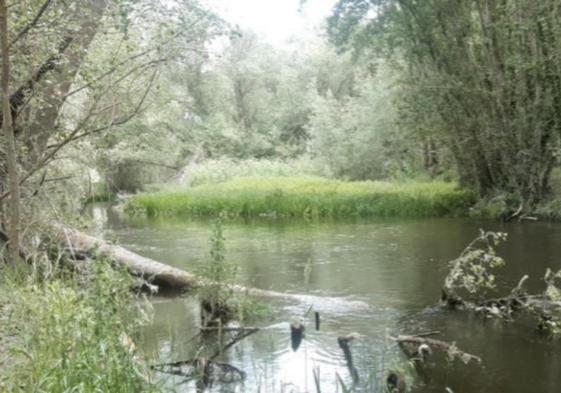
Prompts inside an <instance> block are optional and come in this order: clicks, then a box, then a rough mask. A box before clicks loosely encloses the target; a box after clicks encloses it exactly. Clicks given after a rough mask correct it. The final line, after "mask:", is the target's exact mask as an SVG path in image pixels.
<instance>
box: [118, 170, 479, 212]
mask: <svg viewBox="0 0 561 393" xmlns="http://www.w3.org/2000/svg"><path fill="white" fill-rule="evenodd" d="M474 202H475V195H474V193H472V192H470V191H468V190H461V189H458V188H457V186H456V185H455V184H453V183H444V182H426V183H414V182H410V183H388V182H373V181H364V182H345V181H338V180H330V179H324V178H317V177H292V178H288V177H270V178H263V177H260V178H241V179H235V180H231V181H228V182H225V183H220V184H213V185H205V186H199V187H195V188H192V189H188V190H186V191H184V192H179V191H170V192H160V193H156V194H147V195H138V196H135V197H133V198H131V199H130V200H129V201H128V202H127V205H126V210H127V211H129V212H142V213H145V214H147V215H149V216H154V215H173V216H199V217H205V216H216V215H218V214H220V213H221V212H226V213H227V214H228V215H229V216H239V217H257V216H262V215H267V216H282V217H300V218H304V217H314V218H315V217H368V216H380V217H391V216H399V217H440V216H453V215H463V214H465V213H466V212H467V209H468V207H469V206H471V205H472V204H473V203H474Z"/></svg>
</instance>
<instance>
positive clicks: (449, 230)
mask: <svg viewBox="0 0 561 393" xmlns="http://www.w3.org/2000/svg"><path fill="white" fill-rule="evenodd" d="M94 215H95V217H96V218H98V219H99V221H98V222H100V224H99V225H98V226H97V228H96V231H97V234H98V235H100V236H105V237H109V238H112V239H118V241H119V243H120V244H122V245H124V246H125V247H128V248H130V249H132V250H134V251H136V252H138V253H139V254H142V255H145V256H148V257H152V258H155V259H157V260H161V261H163V262H167V263H170V264H172V265H175V266H178V267H181V268H184V269H187V270H191V271H196V270H197V269H198V268H200V266H201V265H202V264H203V263H204V262H205V261H206V260H207V255H208V252H209V240H208V239H209V237H210V232H211V229H210V223H208V222H198V221H187V222H186V221H180V220H170V219H166V220H147V219H139V218H124V217H122V215H120V214H119V212H116V211H114V210H112V209H108V210H106V209H105V208H99V209H98V210H95V209H94ZM481 226H484V227H485V229H490V230H501V231H505V232H508V233H509V241H508V242H507V243H506V244H505V245H504V246H501V248H500V250H499V251H500V253H501V255H502V256H503V257H504V258H505V259H506V260H507V266H506V267H505V268H504V269H503V271H502V273H501V278H502V279H504V282H505V286H509V285H514V284H515V283H516V282H517V281H518V279H519V278H520V277H521V276H522V275H523V274H530V276H531V280H530V282H529V283H528V284H529V287H530V289H531V290H532V291H538V290H541V289H542V288H543V283H542V281H541V278H542V277H543V274H544V272H545V269H546V268H547V267H551V268H554V269H556V268H560V267H561V263H560V259H559V258H558V257H557V255H558V254H559V252H560V251H561V243H560V242H559V239H561V225H559V224H548V223H528V224H524V225H519V224H509V225H501V224H497V223H477V222H471V221H468V220H458V219H438V220H431V219H426V220H403V219H400V220H370V221H336V222H283V221H250V222H234V223H228V224H226V227H225V235H226V238H227V243H226V246H227V257H228V259H229V260H230V261H231V262H234V263H237V264H238V265H240V267H241V270H240V277H239V281H240V282H241V283H243V284H246V285H251V286H256V287H259V288H266V289H274V290H277V291H285V292H292V293H303V294H311V295H314V296H310V297H304V298H303V299H302V301H300V302H292V303H278V304H275V310H276V313H275V316H274V317H273V318H272V319H271V320H267V321H262V322H260V325H263V326H266V328H265V329H263V330H262V331H260V332H259V333H256V334H254V335H252V336H251V337H249V338H247V339H246V340H244V341H242V342H240V343H239V344H238V345H236V346H235V347H234V348H232V349H231V350H230V351H228V352H227V353H226V354H225V355H224V356H223V358H222V359H221V360H223V361H226V362H229V363H231V364H233V365H234V366H236V367H239V368H240V369H243V370H245V371H246V372H247V373H248V378H247V380H246V382H245V384H243V385H233V386H229V387H220V389H218V390H217V391H236V392H257V391H261V392H282V391H284V392H290V391H294V392H299V391H300V392H304V391H309V392H311V391H315V386H314V372H316V373H318V370H319V378H320V380H321V382H322V384H323V385H324V391H328V392H331V391H335V389H336V386H337V384H336V378H337V377H336V375H337V374H338V375H340V376H341V378H342V379H343V380H344V381H346V383H350V376H349V371H348V370H347V369H346V365H345V360H344V358H343V355H342V353H341V350H340V348H339V347H338V345H337V337H338V336H340V335H342V334H348V333H350V332H357V333H359V334H360V335H361V337H360V339H358V340H355V342H353V344H352V352H353V355H354V358H355V363H356V365H357V368H358V371H359V374H360V375H361V377H362V378H367V377H368V376H369V375H373V377H374V378H375V380H376V381H380V379H381V377H382V372H383V370H385V369H387V368H389V367H392V366H394V365H395V364H397V363H398V362H399V360H400V354H399V351H398V350H397V349H396V348H395V347H394V346H392V345H391V344H390V343H389V342H388V340H387V336H388V334H398V333H400V332H411V331H413V330H415V331H419V330H439V331H441V332H442V334H441V337H439V338H442V339H445V340H449V341H452V342H456V343H457V344H458V346H460V347H461V348H463V349H464V350H466V351H468V352H470V353H473V354H476V355H478V356H481V357H482V358H483V362H484V363H483V367H482V368H481V367H477V366H473V365H469V366H467V367H466V366H459V365H455V366H451V367H449V368H442V367H441V368H437V369H434V370H430V373H429V374H428V375H427V378H426V379H425V380H424V381H423V380H419V381H420V383H419V385H418V386H416V387H415V391H417V392H443V391H444V389H445V387H450V388H451V389H452V390H453V391H454V392H456V393H457V392H468V393H470V392H474V393H475V392H478V393H479V392H515V393H516V392H521V393H522V392H555V391H558V386H561V374H560V373H559V372H558V371H559V367H560V361H561V359H560V357H561V352H560V351H559V343H558V342H556V341H554V342H552V341H550V340H548V339H546V338H543V337H540V336H537V335H536V334H535V332H534V326H533V324H532V323H531V322H530V321H520V322H517V323H506V322H502V321H492V320H487V321H483V320H481V319H480V318H479V317H476V316H473V315H467V314H465V313H449V312H443V311H441V310H438V309H433V308H431V307H430V306H431V305H433V304H434V303H435V301H436V300H437V299H438V297H439V293H440V287H441V284H442V280H443V278H444V276H445V274H446V272H447V262H448V261H449V260H450V259H452V258H454V257H455V256H457V255H458V254H459V253H460V251H461V250H462V249H463V247H465V245H466V244H467V243H468V242H469V241H470V240H472V239H473V238H474V237H475V236H476V234H477V232H478V229H479V227H481ZM310 307H312V308H313V309H315V310H318V311H320V313H321V318H322V324H321V330H320V331H319V332H316V331H314V329H313V325H314V323H313V314H309V315H308V317H306V318H305V320H306V324H307V331H306V338H305V340H304V341H303V343H302V346H301V347H300V348H299V350H298V351H297V352H294V351H293V350H292V348H291V345H290V329H289V323H288V321H290V320H291V319H292V318H293V317H299V316H303V315H305V314H306V312H307V311H308V309H309V308H310ZM154 310H155V322H154V324H153V325H152V326H149V327H147V328H146V330H145V331H144V332H143V340H142V343H141V345H142V346H143V347H144V348H145V349H147V351H148V352H149V353H150V354H151V356H152V357H153V358H154V359H160V360H162V361H169V360H180V359H188V358H191V357H192V356H193V354H194V353H196V352H197V350H199V349H200V347H199V346H200V345H201V342H200V341H198V340H191V338H192V336H193V335H194V334H195V333H196V331H197V324H198V315H199V313H198V312H199V311H198V306H197V304H196V302H195V301H194V300H192V299H171V300H170V299H156V301H155V303H154ZM207 345H210V344H208V343H207ZM176 382H177V381H170V383H176ZM180 387H181V388H182V389H183V391H192V390H190V389H192V388H193V386H192V385H189V384H185V385H180Z"/></svg>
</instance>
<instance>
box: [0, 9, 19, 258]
mask: <svg viewBox="0 0 561 393" xmlns="http://www.w3.org/2000/svg"><path fill="white" fill-rule="evenodd" d="M0 41H1V44H0V46H1V51H2V111H3V116H2V120H3V121H2V130H3V132H4V140H5V149H6V158H7V164H8V190H9V192H10V200H9V209H8V210H9V214H8V215H9V229H8V238H9V257H10V262H11V263H12V264H13V265H14V266H15V265H16V264H17V261H18V259H19V202H20V195H19V180H18V170H17V158H16V142H15V137H14V128H13V125H12V113H11V108H10V57H9V44H8V9H7V7H6V0H0Z"/></svg>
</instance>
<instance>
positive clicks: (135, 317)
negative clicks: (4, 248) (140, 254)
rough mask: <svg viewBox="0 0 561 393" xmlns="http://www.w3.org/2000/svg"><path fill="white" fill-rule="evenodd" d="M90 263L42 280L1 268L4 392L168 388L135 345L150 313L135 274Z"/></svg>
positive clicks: (0, 363) (1, 386)
mask: <svg viewBox="0 0 561 393" xmlns="http://www.w3.org/2000/svg"><path fill="white" fill-rule="evenodd" d="M87 269H89V270H90V271H85V272H82V273H81V274H80V275H79V276H78V275H76V274H75V273H69V272H61V273H60V274H58V273H55V274H53V271H52V270H50V271H48V274H49V278H45V276H46V275H45V274H41V275H40V276H39V275H36V274H34V273H33V272H31V273H30V272H25V274H21V273H19V274H16V273H14V272H11V271H8V270H9V269H7V268H1V270H0V276H1V277H0V369H1V371H2V372H1V373H0V391H1V392H49V393H59V392H60V393H62V392H123V393H125V392H130V393H133V392H160V391H163V390H162V389H160V388H159V387H158V386H156V385H155V384H153V383H151V381H150V372H149V370H148V367H147V365H146V363H145V362H144V360H142V356H141V355H140V354H139V353H138V351H137V350H136V349H135V348H134V343H133V342H134V339H135V334H136V333H137V332H138V328H139V326H140V325H141V324H142V323H144V322H145V319H146V318H145V316H144V313H143V311H142V310H141V309H140V308H139V306H138V304H137V303H136V300H135V299H134V295H133V294H132V293H131V290H130V289H131V285H132V279H131V278H130V276H129V275H128V274H126V273H125V272H119V271H116V270H114V269H113V268H111V267H110V266H109V265H108V264H106V263H103V262H96V263H92V264H91V265H90V266H89V267H88V268H87ZM43 273H47V272H43Z"/></svg>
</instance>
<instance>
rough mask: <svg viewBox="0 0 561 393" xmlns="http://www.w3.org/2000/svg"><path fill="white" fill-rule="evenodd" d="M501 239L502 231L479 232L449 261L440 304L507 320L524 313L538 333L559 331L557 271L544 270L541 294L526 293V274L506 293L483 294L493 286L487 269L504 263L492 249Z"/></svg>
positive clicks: (560, 295) (559, 275)
mask: <svg viewBox="0 0 561 393" xmlns="http://www.w3.org/2000/svg"><path fill="white" fill-rule="evenodd" d="M505 239H506V234H504V233H495V232H485V231H481V232H480V235H479V236H478V237H477V238H476V239H475V240H474V241H473V242H471V243H470V244H469V245H468V246H467V247H466V248H465V249H464V251H463V252H462V253H461V254H460V256H459V257H458V258H456V259H455V260H453V261H452V262H450V266H451V268H450V272H449V273H448V275H447V276H446V278H445V280H444V285H443V288H442V296H441V301H442V303H443V304H444V305H445V306H446V307H448V308H450V309H463V310H472V311H474V312H478V313H481V314H483V315H484V316H485V317H488V318H490V317H495V318H501V319H504V320H507V321H513V320H514V318H515V315H516V314H517V313H520V312H526V313H529V314H531V315H533V316H534V317H535V318H536V319H537V330H538V331H539V332H541V333H548V334H550V333H553V334H561V287H560V286H559V285H557V284H556V280H557V279H560V278H561V271H560V272H557V273H553V272H552V271H551V270H550V269H547V271H546V273H545V276H544V281H545V284H546V289H545V291H544V292H543V293H541V294H532V295H531V294H529V293H528V291H527V290H526V289H525V287H524V285H525V283H526V281H527V280H528V278H529V276H528V275H524V276H523V277H522V278H521V279H520V280H519V282H518V284H517V285H516V286H515V287H514V288H513V289H512V290H511V291H510V293H509V294H508V295H507V296H504V297H500V298H488V297H487V290H489V289H495V288H496V285H495V276H494V275H493V274H492V273H491V270H492V269H494V268H496V267H500V266H502V265H503V264H504V261H503V260H502V259H501V258H499V257H497V256H496V253H495V249H494V248H495V246H496V245H497V244H499V243H500V242H501V241H504V240H505Z"/></svg>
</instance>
